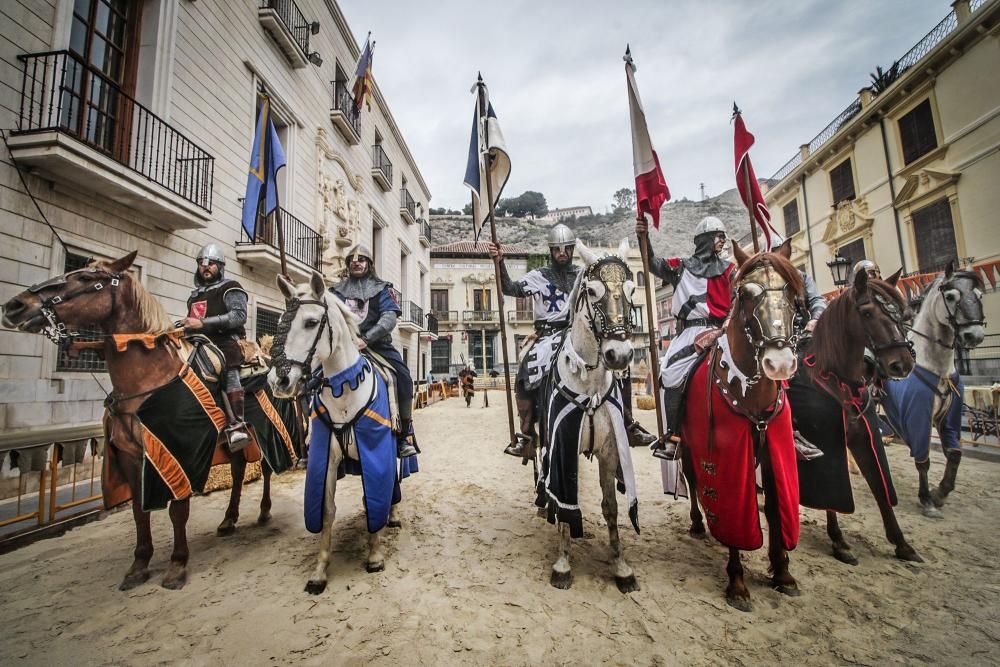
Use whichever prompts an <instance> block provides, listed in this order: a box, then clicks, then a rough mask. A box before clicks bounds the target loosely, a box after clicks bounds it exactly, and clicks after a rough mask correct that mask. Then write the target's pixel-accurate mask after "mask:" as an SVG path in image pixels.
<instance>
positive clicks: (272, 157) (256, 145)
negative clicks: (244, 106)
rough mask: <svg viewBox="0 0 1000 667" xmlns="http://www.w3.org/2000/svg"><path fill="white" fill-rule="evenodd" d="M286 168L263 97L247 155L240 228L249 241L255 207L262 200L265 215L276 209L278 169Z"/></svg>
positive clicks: (265, 98)
mask: <svg viewBox="0 0 1000 667" xmlns="http://www.w3.org/2000/svg"><path fill="white" fill-rule="evenodd" d="M284 166H285V151H284V150H283V149H282V148H281V142H280V141H279V140H278V132H277V130H275V129H274V123H272V122H271V101H270V100H269V99H268V98H267V97H264V100H263V102H262V103H261V105H260V113H259V114H258V115H257V129H256V130H255V131H254V135H253V150H252V151H251V153H250V174H249V175H248V176H247V192H246V197H245V198H244V199H243V229H244V230H246V233H247V236H248V237H250V240H251V241H253V239H254V226H255V223H256V221H257V208H258V207H259V206H260V198H261V197H262V196H263V197H264V215H265V216H268V215H270V214H271V213H272V212H273V211H274V209H276V208H278V183H277V178H278V170H279V169H281V168H282V167H284Z"/></svg>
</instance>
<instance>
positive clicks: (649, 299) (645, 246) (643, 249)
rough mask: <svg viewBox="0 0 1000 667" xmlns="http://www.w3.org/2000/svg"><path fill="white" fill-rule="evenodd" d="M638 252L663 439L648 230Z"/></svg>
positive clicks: (661, 429) (659, 434)
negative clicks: (640, 260)
mask: <svg viewBox="0 0 1000 667" xmlns="http://www.w3.org/2000/svg"><path fill="white" fill-rule="evenodd" d="M639 252H640V253H641V254H642V271H643V273H645V274H646V276H645V279H644V280H643V282H645V283H646V322H648V326H649V372H650V373H651V374H652V377H653V403H654V405H655V406H656V434H657V436H659V439H660V441H661V442H662V441H663V412H662V410H661V409H660V361H659V354H658V353H657V349H656V346H657V343H658V342H659V341H657V338H658V333H659V332H657V331H654V330H653V296H652V288H651V287H650V282H652V281H651V279H650V277H651V276H652V274H651V273H650V272H649V232H646V233H644V234H642V235H640V236H639Z"/></svg>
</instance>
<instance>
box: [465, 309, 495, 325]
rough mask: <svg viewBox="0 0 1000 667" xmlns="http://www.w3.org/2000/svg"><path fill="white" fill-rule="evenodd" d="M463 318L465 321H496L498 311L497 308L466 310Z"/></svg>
mask: <svg viewBox="0 0 1000 667" xmlns="http://www.w3.org/2000/svg"><path fill="white" fill-rule="evenodd" d="M462 320H463V321H465V322H496V321H497V311H495V310H466V311H463V312H462Z"/></svg>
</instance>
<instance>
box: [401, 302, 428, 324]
mask: <svg viewBox="0 0 1000 667" xmlns="http://www.w3.org/2000/svg"><path fill="white" fill-rule="evenodd" d="M400 308H401V309H402V311H403V314H402V316H401V319H402V320H403V321H404V322H409V323H411V324H416V325H417V326H418V327H420V328H421V329H423V328H424V309H423V308H421V307H420V306H418V305H417V304H415V303H413V302H412V301H404V302H403V303H402V304H400Z"/></svg>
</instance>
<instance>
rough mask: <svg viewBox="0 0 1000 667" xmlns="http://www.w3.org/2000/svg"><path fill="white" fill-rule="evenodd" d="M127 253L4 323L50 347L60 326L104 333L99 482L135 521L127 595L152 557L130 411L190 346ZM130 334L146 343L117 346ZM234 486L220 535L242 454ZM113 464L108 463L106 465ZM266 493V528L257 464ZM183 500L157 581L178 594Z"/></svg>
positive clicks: (41, 288)
mask: <svg viewBox="0 0 1000 667" xmlns="http://www.w3.org/2000/svg"><path fill="white" fill-rule="evenodd" d="M135 256H136V253H135V252H132V253H130V254H128V255H126V256H125V257H122V258H121V259H117V260H115V261H112V262H94V263H92V264H90V265H89V266H87V267H85V268H82V269H78V270H76V271H70V272H68V273H64V274H62V275H60V276H57V277H55V278H52V279H50V280H47V281H45V282H43V283H40V284H38V285H34V286H32V287H29V288H28V289H27V290H25V291H24V292H21V293H20V294H18V295H17V296H15V297H14V298H13V299H11V300H10V301H8V302H7V303H6V304H4V307H3V324H4V326H6V327H8V328H16V329H18V330H20V331H26V332H30V333H41V332H45V333H46V335H48V336H49V337H50V338H52V339H53V340H55V341H56V342H63V341H64V340H65V339H66V338H65V337H66V334H65V327H66V326H69V327H83V326H99V327H100V329H101V331H102V332H103V336H102V338H103V348H102V349H103V353H104V358H105V360H106V362H107V369H108V375H109V376H110V378H111V384H112V386H113V387H114V390H113V393H112V395H111V398H113V399H114V409H113V410H108V411H106V412H105V417H104V427H105V433H106V435H107V439H108V443H107V444H108V450H109V451H108V452H107V453H106V455H105V465H104V477H105V480H106V481H107V479H108V476H109V474H110V475H112V476H115V477H117V478H118V479H119V480H120V479H121V478H122V477H124V482H125V483H126V484H127V486H128V490H129V491H130V492H131V497H132V499H133V502H132V513H133V517H134V519H135V528H136V547H135V552H134V557H135V560H134V561H133V562H132V566H131V567H130V568H129V569H128V572H127V573H126V574H125V578H124V580H122V583H121V585H120V586H119V589H120V590H123V591H124V590H129V589H131V588H134V587H136V586H138V585H139V584H141V583H143V582H145V581H146V580H148V579H149V576H150V573H149V561H150V559H151V558H152V556H153V536H152V532H151V528H150V519H149V512H147V511H144V510H143V509H142V503H141V502H140V499H141V498H142V462H143V456H144V450H143V444H142V443H143V434H142V431H143V427H142V425H141V424H140V423H139V422H138V420H137V419H136V418H135V413H136V410H138V409H139V407H140V406H141V405H142V403H143V401H145V400H146V398H147V397H148V396H149V395H150V394H151V393H152V392H153V391H155V390H156V389H158V388H160V387H163V386H165V385H167V384H168V383H170V382H171V381H172V380H174V379H175V378H176V377H177V376H178V373H179V372H180V371H181V369H182V368H183V366H184V364H185V361H186V358H187V354H186V353H187V352H189V351H190V346H189V345H188V344H187V343H185V342H183V341H180V340H178V339H177V337H175V336H169V335H166V334H167V332H170V331H172V330H173V329H174V327H173V324H172V322H171V320H170V318H169V317H168V316H167V313H166V311H165V310H164V309H163V307H162V306H161V305H160V304H159V303H158V302H157V301H156V300H155V299H154V298H153V297H152V295H150V294H149V292H147V291H146V290H145V288H143V286H142V285H141V284H140V283H139V281H138V280H136V278H135V277H134V276H132V275H131V274H130V273H129V272H128V269H129V267H130V266H132V262H133V261H134V260H135ZM122 334H135V335H136V336H137V337H144V338H146V339H147V340H148V341H149V345H145V344H142V343H131V344H126V345H125V346H123V347H122V346H119V345H116V344H115V341H114V339H113V336H115V335H122ZM230 458H231V470H232V477H233V487H232V492H231V494H230V500H229V507H228V508H227V509H226V517H225V519H223V521H222V523H221V524H220V526H219V529H218V533H219V534H220V535H225V534H229V533H231V532H232V530H233V527H234V525H235V522H236V517H238V515H239V503H240V495H241V491H242V486H243V474H244V470H245V467H246V459H245V457H244V453H243V452H240V453H239V454H235V455H231V457H230ZM112 461H114V463H112ZM261 467H262V468H263V472H264V485H263V486H264V490H263V494H264V495H263V497H262V498H261V502H260V515H259V517H258V519H257V522H258V523H260V524H263V523H266V522H267V521H268V520H270V517H271V494H270V481H271V469H270V468H269V466H267V465H266V463H265V462H263V461H262V465H261ZM108 494H109V491H108V488H107V485H105V504H106V505H108V506H113V505H117V504H120V503H121V502H124V501H126V500H128V494H127V493H125V494H123V495H120V496H116V497H115V498H109V497H108ZM189 512H190V508H189V497H185V498H181V499H174V500H172V501H171V502H170V509H169V514H170V520H171V522H172V523H173V528H174V549H173V552H172V553H171V555H170V566H169V567H168V569H167V571H166V574H165V575H164V577H163V581H162V584H163V587H164V588H170V589H178V588H181V587H183V586H184V584H185V583H186V581H187V562H188V553H189V552H188V544H187V533H186V524H187V520H188V514H189Z"/></svg>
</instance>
